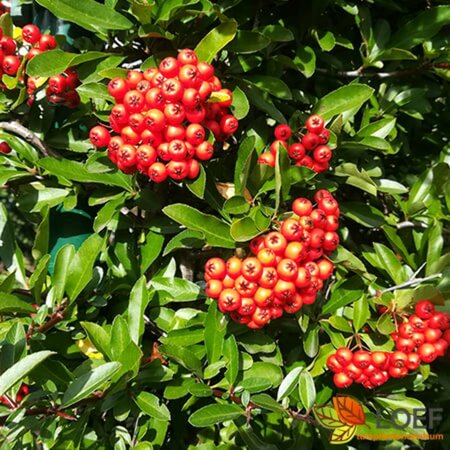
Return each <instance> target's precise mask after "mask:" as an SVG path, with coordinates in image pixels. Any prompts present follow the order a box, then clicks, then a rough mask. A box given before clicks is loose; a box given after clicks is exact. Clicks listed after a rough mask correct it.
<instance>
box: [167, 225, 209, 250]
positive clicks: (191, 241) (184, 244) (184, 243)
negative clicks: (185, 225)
mask: <svg viewBox="0 0 450 450" xmlns="http://www.w3.org/2000/svg"><path fill="white" fill-rule="evenodd" d="M204 243H205V238H204V236H203V233H201V232H200V231H191V230H184V231H182V232H181V233H178V234H177V235H176V236H174V237H173V238H172V239H171V240H170V241H169V242H168V243H167V245H166V247H165V249H164V253H163V256H166V255H168V254H169V253H171V252H173V251H174V250H178V249H180V248H202V247H203V245H204Z"/></svg>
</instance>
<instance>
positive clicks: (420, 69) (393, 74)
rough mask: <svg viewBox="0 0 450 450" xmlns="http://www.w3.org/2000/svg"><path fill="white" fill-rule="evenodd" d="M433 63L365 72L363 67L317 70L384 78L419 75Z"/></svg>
mask: <svg viewBox="0 0 450 450" xmlns="http://www.w3.org/2000/svg"><path fill="white" fill-rule="evenodd" d="M432 66H433V64H432V63H431V62H426V63H424V64H422V65H420V66H416V67H414V68H412V69H404V70H396V71H393V72H365V71H364V68H363V67H360V68H359V69H356V70H329V69H322V68H320V67H319V68H317V69H316V72H318V73H322V74H324V75H332V76H336V77H342V78H358V77H361V78H376V79H380V80H383V79H385V78H402V77H409V76H411V75H417V74H419V73H420V72H423V71H425V70H428V69H429V68H431V67H432Z"/></svg>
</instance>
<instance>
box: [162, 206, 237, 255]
mask: <svg viewBox="0 0 450 450" xmlns="http://www.w3.org/2000/svg"><path fill="white" fill-rule="evenodd" d="M163 212H164V214H166V216H168V217H170V218H171V219H173V220H175V222H178V223H180V224H182V225H184V226H185V227H186V228H188V229H189V230H193V231H200V232H202V233H203V235H204V236H205V240H206V242H207V243H208V244H209V245H211V246H213V247H225V248H234V247H235V243H234V241H233V239H232V238H231V236H230V227H229V225H227V224H226V223H225V222H222V221H221V220H220V219H218V218H217V217H214V216H211V215H209V214H204V213H202V212H200V211H199V210H197V209H195V208H192V207H191V206H188V205H183V204H181V203H175V204H173V205H169V206H166V207H165V208H164V209H163Z"/></svg>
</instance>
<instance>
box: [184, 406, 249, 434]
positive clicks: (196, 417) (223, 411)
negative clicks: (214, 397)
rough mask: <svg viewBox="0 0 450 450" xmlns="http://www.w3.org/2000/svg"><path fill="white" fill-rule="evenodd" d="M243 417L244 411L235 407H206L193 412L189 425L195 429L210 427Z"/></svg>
mask: <svg viewBox="0 0 450 450" xmlns="http://www.w3.org/2000/svg"><path fill="white" fill-rule="evenodd" d="M244 415H245V411H244V410H243V409H242V408H241V407H240V406H237V405H227V404H217V405H207V406H204V407H203V408H200V409H199V410H197V411H195V412H194V413H193V414H192V415H191V416H190V417H189V423H190V424H191V425H192V426H194V427H197V428H203V427H210V426H211V425H215V424H216V423H223V422H225V421H227V420H233V419H237V418H239V417H241V416H244Z"/></svg>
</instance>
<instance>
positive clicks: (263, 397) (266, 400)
mask: <svg viewBox="0 0 450 450" xmlns="http://www.w3.org/2000/svg"><path fill="white" fill-rule="evenodd" d="M252 402H253V403H254V404H255V405H257V406H259V407H261V408H265V409H268V410H269V411H273V412H276V413H282V414H284V412H285V411H284V409H283V407H282V406H281V405H280V404H279V403H278V402H277V401H276V400H274V399H273V398H272V397H271V396H270V395H268V394H257V395H254V396H253V397H252Z"/></svg>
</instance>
